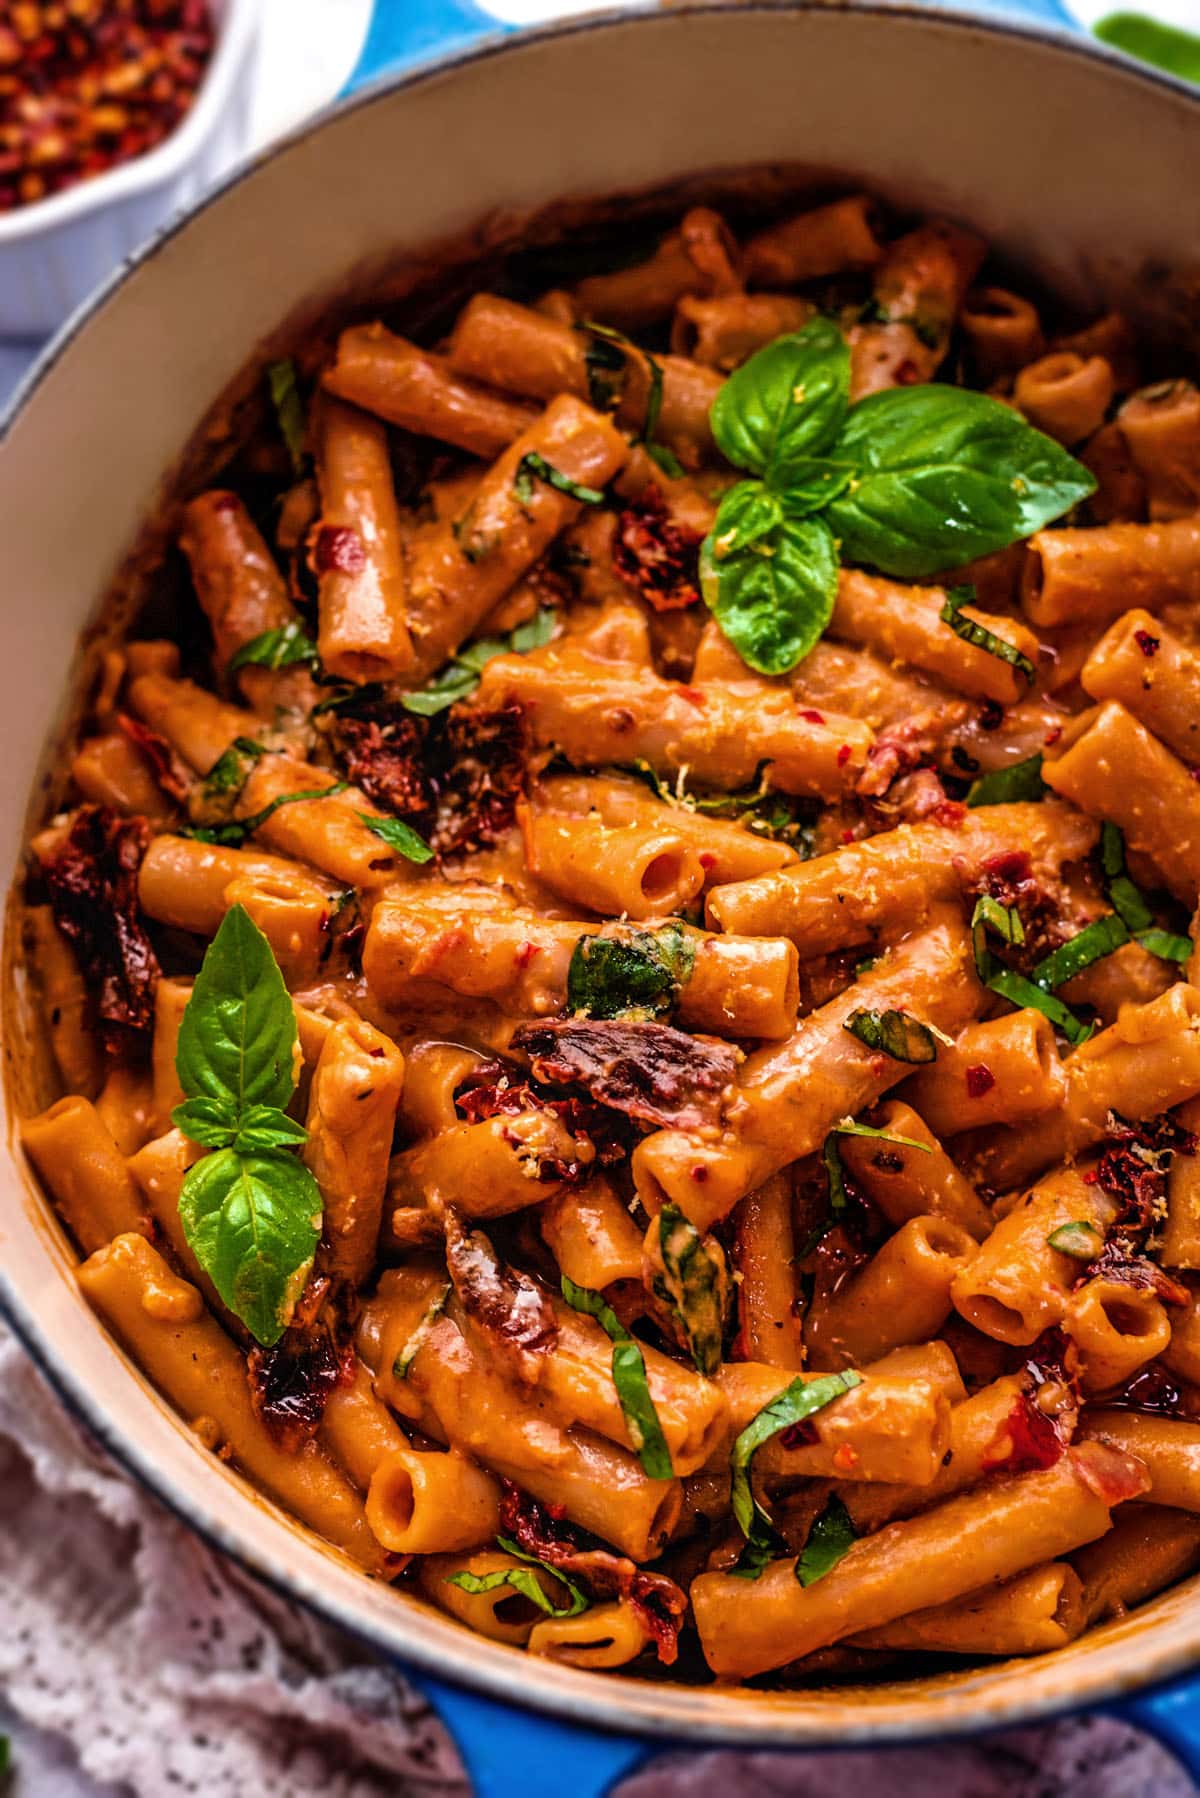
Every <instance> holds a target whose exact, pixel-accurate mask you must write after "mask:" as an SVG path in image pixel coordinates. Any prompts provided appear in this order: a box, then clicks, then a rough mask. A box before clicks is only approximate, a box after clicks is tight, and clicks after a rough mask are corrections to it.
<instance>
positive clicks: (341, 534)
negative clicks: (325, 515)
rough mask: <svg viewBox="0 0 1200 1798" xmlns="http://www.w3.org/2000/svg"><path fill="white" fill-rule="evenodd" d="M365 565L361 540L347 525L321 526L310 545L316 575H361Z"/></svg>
mask: <svg viewBox="0 0 1200 1798" xmlns="http://www.w3.org/2000/svg"><path fill="white" fill-rule="evenodd" d="M366 565H367V552H366V550H365V549H364V548H363V542H362V538H361V537H360V536H359V534H358V532H357V531H356V530H355V529H354V528H353V526H351V525H348V524H322V525H319V526H318V527H317V531H316V536H315V538H314V540H313V545H312V566H313V570H314V572H315V573H317V574H335V573H336V574H361V573H362V571H363V569H364V568H365V567H366Z"/></svg>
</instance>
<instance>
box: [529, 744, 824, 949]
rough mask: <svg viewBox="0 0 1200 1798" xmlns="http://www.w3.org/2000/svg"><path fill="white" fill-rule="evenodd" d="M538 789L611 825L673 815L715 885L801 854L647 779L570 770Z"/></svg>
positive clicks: (549, 799)
mask: <svg viewBox="0 0 1200 1798" xmlns="http://www.w3.org/2000/svg"><path fill="white" fill-rule="evenodd" d="M538 790H539V792H540V793H541V795H542V797H543V798H544V800H545V802H546V804H547V805H551V806H553V807H554V808H555V810H556V811H563V812H571V813H573V814H574V815H575V816H577V817H583V816H586V815H587V814H588V813H591V812H595V813H596V814H597V815H598V816H599V817H601V818H603V820H604V822H605V823H606V824H611V825H619V824H647V825H650V826H656V825H661V824H662V823H663V822H664V821H665V820H669V821H670V825H671V828H672V830H676V831H678V832H679V833H680V834H681V835H685V836H686V837H687V839H688V841H689V842H691V843H693V844H694V845H695V847H696V849H697V850H698V851H699V852H700V854H701V856H702V857H703V859H704V868H705V876H706V879H707V882H708V884H709V886H720V885H722V884H724V882H726V881H729V880H749V879H752V878H753V877H754V876H755V875H758V874H766V873H770V872H771V871H772V870H773V869H776V868H783V867H790V866H792V865H794V864H795V863H796V862H797V861H798V859H799V858H798V856H797V854H796V851H795V850H794V849H792V848H791V847H790V846H789V845H788V844H787V843H781V842H776V841H775V840H774V839H773V838H771V837H768V836H759V835H757V834H756V833H755V832H754V831H752V830H750V829H748V828H746V826H744V825H742V824H732V823H729V822H727V821H726V820H725V819H722V818H710V817H708V816H706V815H705V814H704V813H701V812H699V811H693V810H690V809H689V808H688V806H687V804H686V803H684V802H680V803H679V804H671V803H669V802H667V801H665V800H663V799H660V798H658V797H657V796H656V795H655V794H654V793H652V792H651V791H650V790H649V788H648V787H646V786H645V785H644V784H643V782H641V781H635V780H619V779H615V778H608V777H605V776H597V775H576V774H569V775H562V776H556V777H554V778H552V779H550V780H543V781H542V782H541V783H540V785H539V789H538ZM751 934H753V935H754V936H762V935H766V934H768V933H767V932H764V931H754V932H752V933H751Z"/></svg>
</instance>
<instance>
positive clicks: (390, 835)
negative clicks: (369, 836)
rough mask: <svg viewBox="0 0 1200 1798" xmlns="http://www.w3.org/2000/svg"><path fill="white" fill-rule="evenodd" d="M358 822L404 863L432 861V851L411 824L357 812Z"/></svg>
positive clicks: (397, 819) (401, 820)
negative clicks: (401, 858) (399, 856)
mask: <svg viewBox="0 0 1200 1798" xmlns="http://www.w3.org/2000/svg"><path fill="white" fill-rule="evenodd" d="M358 821H359V823H360V824H365V825H366V827H367V829H368V830H369V831H372V832H373V833H374V834H375V836H377V837H378V838H379V839H380V841H381V842H383V843H386V844H387V846H388V848H389V849H394V850H395V851H396V853H397V855H402V856H403V857H404V859H405V861H410V862H418V863H419V862H429V861H432V860H433V850H432V849H431V848H430V847H429V844H428V843H427V842H426V841H425V839H424V837H422V836H418V834H417V832H416V831H415V830H414V829H413V827H412V825H411V824H405V823H404V821H403V819H401V818H373V817H372V816H371V814H370V812H359V814H358Z"/></svg>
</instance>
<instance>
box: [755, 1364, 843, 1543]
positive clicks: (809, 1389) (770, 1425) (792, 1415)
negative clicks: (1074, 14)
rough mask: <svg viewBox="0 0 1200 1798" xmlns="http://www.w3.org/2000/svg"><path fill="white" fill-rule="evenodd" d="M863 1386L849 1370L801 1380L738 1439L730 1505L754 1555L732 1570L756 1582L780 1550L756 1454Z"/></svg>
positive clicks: (789, 1388) (795, 1382)
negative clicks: (757, 1491)
mask: <svg viewBox="0 0 1200 1798" xmlns="http://www.w3.org/2000/svg"><path fill="white" fill-rule="evenodd" d="M861 1385H862V1375H861V1374H859V1373H854V1372H850V1371H848V1372H846V1373H831V1374H822V1375H821V1376H820V1377H819V1378H817V1379H805V1378H803V1376H800V1377H798V1378H797V1379H794V1380H793V1381H792V1383H791V1385H790V1386H786V1387H785V1388H784V1390H783V1391H782V1392H781V1393H780V1394H779V1395H778V1397H777V1398H773V1399H772V1400H771V1402H770V1404H769V1405H764V1406H763V1409H762V1410H761V1411H760V1412H759V1413H758V1415H757V1416H756V1417H753V1418H751V1420H750V1422H749V1423H748V1424H747V1425H746V1427H745V1429H744V1430H743V1431H742V1432H741V1434H740V1435H739V1436H738V1438H737V1440H736V1441H735V1442H734V1445H733V1453H732V1454H731V1456H730V1458H729V1470H730V1475H731V1480H730V1488H729V1502H730V1505H731V1507H732V1510H733V1515H734V1517H735V1518H736V1519H737V1525H738V1528H739V1529H740V1530H741V1532H742V1534H743V1536H745V1537H746V1540H747V1548H748V1549H749V1550H750V1551H751V1553H750V1556H749V1557H748V1558H747V1557H746V1556H743V1560H742V1562H740V1563H739V1565H738V1566H737V1567H735V1568H734V1570H733V1571H734V1572H735V1573H737V1574H739V1575H741V1576H742V1577H743V1578H750V1579H755V1578H757V1576H758V1574H759V1573H761V1572H762V1569H763V1567H764V1566H765V1565H766V1562H767V1561H768V1560H770V1559H771V1557H772V1555H773V1554H774V1553H775V1552H776V1551H777V1548H778V1537H777V1535H776V1533H775V1525H774V1521H773V1520H772V1517H771V1514H770V1512H769V1511H767V1510H765V1509H764V1508H763V1506H762V1505H761V1504H760V1503H759V1501H758V1499H757V1498H756V1497H755V1496H754V1491H753V1488H752V1486H751V1484H750V1464H751V1462H752V1461H753V1459H754V1456H755V1454H756V1453H757V1451H758V1450H759V1449H760V1448H761V1447H762V1446H763V1444H764V1442H769V1441H770V1440H771V1438H772V1437H773V1436H778V1435H779V1433H780V1431H781V1430H787V1429H790V1428H791V1426H792V1425H793V1424H797V1423H803V1422H804V1421H805V1420H806V1419H807V1418H809V1417H813V1416H815V1415H816V1413H817V1412H818V1411H823V1410H824V1409H825V1406H826V1405H831V1404H832V1403H833V1401H834V1399H837V1398H841V1397H842V1396H843V1395H844V1394H845V1393H847V1392H853V1390H854V1388H855V1387H856V1386H861Z"/></svg>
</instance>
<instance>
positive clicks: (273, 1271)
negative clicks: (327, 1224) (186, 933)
mask: <svg viewBox="0 0 1200 1798" xmlns="http://www.w3.org/2000/svg"><path fill="white" fill-rule="evenodd" d="M295 1051H296V1013H295V1008H294V1006H293V1005H292V1001H291V997H290V995H289V993H288V990H287V987H286V986H285V985H284V983H283V976H282V975H281V974H280V972H279V968H278V966H277V965H276V962H275V957H274V956H273V955H272V953H271V946H270V944H269V943H268V942H267V939H266V937H265V936H264V935H263V934H262V932H261V931H260V930H259V929H258V927H257V925H256V924H254V923H253V921H252V920H251V918H250V917H249V915H248V914H247V912H246V911H245V910H244V909H243V908H242V907H241V906H240V905H233V906H231V907H230V909H229V910H228V911H227V912H226V914H225V916H224V918H223V919H222V921H221V927H220V929H219V930H218V931H217V934H216V936H215V937H214V938H213V940H212V942H211V943H210V944H209V945H208V949H207V950H206V952H205V956H204V962H203V965H202V966H201V969H200V972H199V973H198V974H197V976H196V980H195V984H194V985H193V987H192V993H191V997H190V998H189V1000H188V1002H187V1005H186V1007H185V1008H184V1013H183V1017H182V1019H181V1020H180V1025H179V1041H178V1047H177V1050H176V1055H175V1071H176V1073H177V1074H178V1076H179V1084H180V1086H181V1087H182V1088H183V1091H184V1094H185V1098H184V1102H183V1103H182V1104H181V1105H177V1106H176V1107H175V1109H174V1111H173V1112H172V1113H171V1121H172V1123H174V1124H175V1125H176V1126H177V1127H178V1128H179V1129H180V1130H182V1131H183V1133H184V1135H185V1136H187V1137H189V1138H190V1140H191V1141H193V1142H196V1143H199V1144H200V1146H201V1147H203V1148H208V1149H210V1150H211V1151H212V1152H211V1153H209V1154H207V1155H204V1156H203V1157H202V1158H201V1159H200V1160H199V1161H197V1162H195V1163H194V1165H193V1166H192V1167H190V1168H189V1169H188V1171H187V1173H186V1175H185V1176H184V1181H183V1186H182V1188H181V1189H180V1194H179V1220H180V1222H181V1224H182V1225H183V1232H184V1235H185V1236H186V1238H187V1241H188V1246H189V1247H190V1248H191V1250H192V1253H193V1254H194V1255H195V1257H196V1260H197V1261H198V1262H199V1263H200V1266H201V1267H202V1268H203V1270H204V1272H205V1273H206V1274H207V1275H208V1276H209V1278H210V1279H211V1280H212V1282H213V1285H214V1286H215V1287H216V1289H217V1292H218V1293H219V1294H220V1297H221V1299H222V1300H223V1302H224V1303H225V1304H226V1305H227V1306H228V1307H229V1309H230V1310H231V1311H232V1312H233V1313H234V1314H235V1316H237V1317H239V1318H240V1319H241V1321H242V1322H243V1323H244V1324H245V1325H246V1328H247V1329H248V1330H249V1331H250V1334H251V1335H252V1336H253V1337H254V1338H255V1340H256V1341H258V1342H260V1343H262V1344H264V1346H266V1347H269V1346H270V1345H271V1344H272V1343H274V1342H278V1340H279V1338H280V1336H282V1334H283V1332H284V1330H285V1329H286V1328H287V1326H288V1324H289V1323H290V1322H291V1318H292V1313H293V1312H294V1310H295V1308H296V1301H297V1300H298V1298H299V1296H300V1294H301V1292H302V1291H303V1289H304V1285H305V1282H306V1281H307V1279H308V1275H309V1271H310V1269H311V1267H312V1263H313V1256H314V1254H315V1252H316V1247H317V1243H318V1241H319V1240H320V1234H321V1192H320V1188H319V1187H318V1186H317V1183H316V1181H315V1180H314V1179H313V1177H312V1175H311V1174H310V1173H309V1171H308V1169H307V1168H306V1167H305V1166H304V1164H303V1162H301V1161H298V1160H297V1158H296V1156H295V1155H294V1154H292V1153H291V1152H290V1151H291V1150H292V1149H294V1148H295V1147H296V1146H297V1145H298V1144H300V1143H302V1142H304V1141H305V1139H306V1136H307V1132H306V1131H304V1130H303V1129H302V1128H301V1126H299V1125H298V1124H294V1123H293V1122H292V1121H291V1119H290V1118H288V1117H287V1116H286V1107H287V1106H288V1104H289V1103H290V1101H291V1098H292V1094H293V1093H294V1091H295V1087H296V1077H295V1072H294V1066H295Z"/></svg>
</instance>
